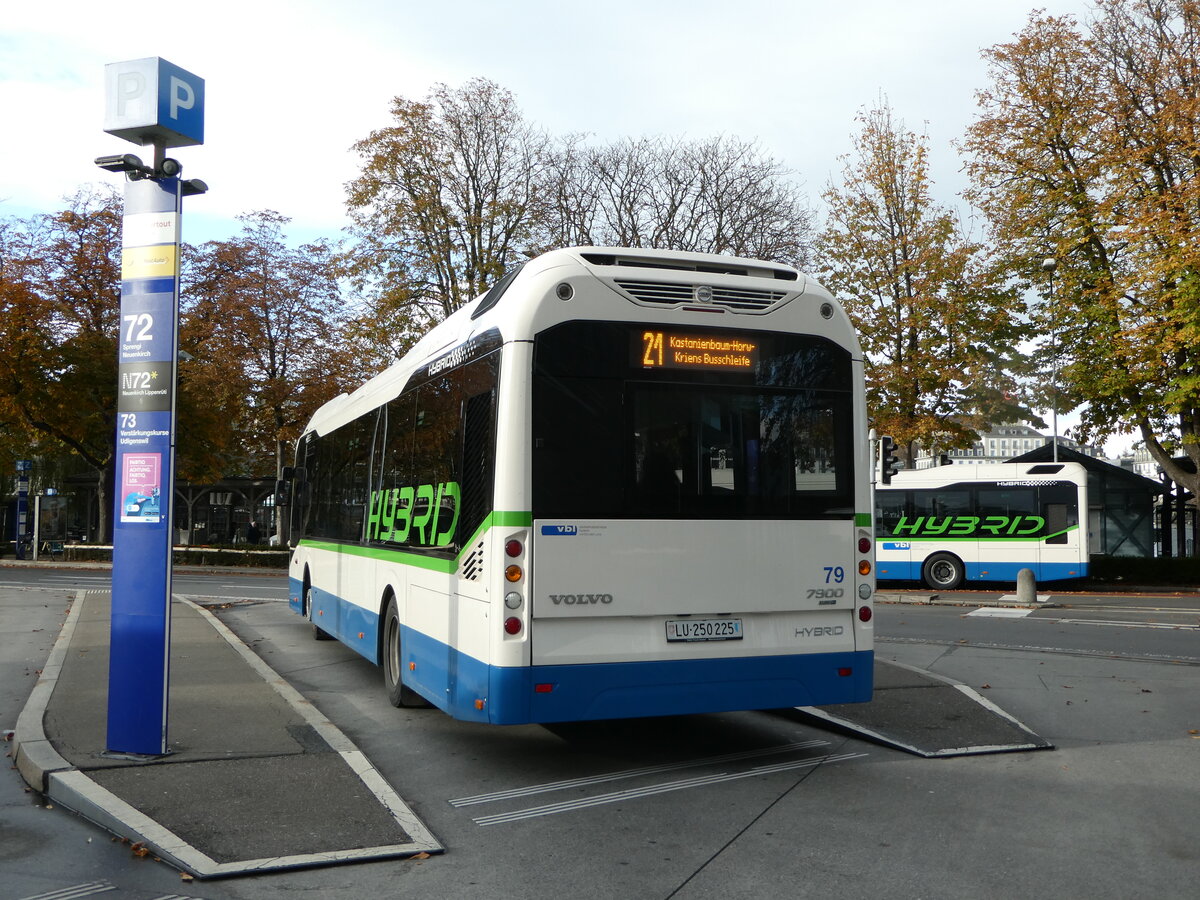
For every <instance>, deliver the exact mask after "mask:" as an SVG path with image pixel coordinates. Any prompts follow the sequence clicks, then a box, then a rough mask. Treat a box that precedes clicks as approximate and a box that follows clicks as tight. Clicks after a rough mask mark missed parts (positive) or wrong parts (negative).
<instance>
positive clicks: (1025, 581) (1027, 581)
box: [1017, 569, 1037, 603]
mask: <svg viewBox="0 0 1200 900" xmlns="http://www.w3.org/2000/svg"><path fill="white" fill-rule="evenodd" d="M1017 602H1018V603H1037V582H1035V581H1034V579H1033V569H1022V570H1021V571H1020V572H1018V573H1017Z"/></svg>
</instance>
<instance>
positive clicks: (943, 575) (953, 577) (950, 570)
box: [921, 553, 966, 591]
mask: <svg viewBox="0 0 1200 900" xmlns="http://www.w3.org/2000/svg"><path fill="white" fill-rule="evenodd" d="M965 576H966V572H965V571H964V570H963V564H962V560H961V559H959V558H958V557H957V556H954V555H953V554H950V553H935V554H933V556H931V557H929V559H927V560H925V565H923V566H921V578H922V580H924V582H925V583H926V584H927V585H929V587H931V588H933V589H934V590H942V591H952V590H954V589H955V588H956V587H958V586H959V585H960V584H962V583H963V578H964V577H965Z"/></svg>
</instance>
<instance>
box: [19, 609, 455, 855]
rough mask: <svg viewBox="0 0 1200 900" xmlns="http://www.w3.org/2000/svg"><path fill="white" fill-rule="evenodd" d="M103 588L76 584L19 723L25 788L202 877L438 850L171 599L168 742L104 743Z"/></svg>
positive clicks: (371, 775) (315, 721)
mask: <svg viewBox="0 0 1200 900" xmlns="http://www.w3.org/2000/svg"><path fill="white" fill-rule="evenodd" d="M110 600H111V597H110V595H109V594H108V593H107V592H86V593H82V594H80V595H79V596H78V598H77V599H76V600H75V602H74V603H73V604H72V608H71V612H70V615H69V616H68V618H67V621H66V623H65V624H64V626H63V629H62V632H61V634H60V635H59V638H58V641H57V643H56V644H55V647H54V650H53V651H52V653H51V655H50V659H49V661H48V662H47V664H46V666H45V668H44V669H43V672H42V675H41V678H40V679H39V681H38V683H37V685H36V687H35V688H34V690H33V692H32V694H31V695H30V698H29V701H28V703H27V704H26V706H25V708H24V710H23V711H22V713H21V715H20V717H19V718H18V720H17V726H16V729H15V733H14V736H13V740H14V749H13V756H14V758H15V759H16V762H17V768H18V769H19V770H20V772H21V775H22V776H23V777H24V778H25V780H26V781H27V782H28V783H29V784H30V785H31V786H33V787H34V788H35V789H37V790H39V791H41V792H42V793H44V794H46V795H47V796H48V797H49V798H50V799H51V800H53V801H54V802H55V803H57V804H60V805H62V806H65V807H67V808H69V809H72V810H75V811H76V812H78V813H80V814H81V815H83V816H84V817H86V818H88V819H90V820H92V821H93V822H95V823H97V824H99V825H100V826H102V827H104V828H106V829H108V830H109V831H111V832H113V833H114V834H117V835H119V836H121V837H125V838H128V839H129V840H130V841H133V842H142V843H143V844H144V845H145V846H146V847H147V849H148V850H149V851H150V852H151V853H152V854H153V855H155V856H157V857H160V858H162V859H164V860H166V861H167V862H169V863H171V864H172V865H174V866H176V867H177V868H179V869H182V870H184V871H186V872H189V873H191V874H192V875H195V876H197V877H201V878H203V877H216V876H224V875H234V874H244V873H252V872H260V871H268V870H272V869H282V868H296V867H303V866H317V865H330V864H334V863H342V862H359V861H364V860H368V859H377V858H387V857H404V856H411V855H415V854H418V853H423V852H424V853H436V852H440V851H441V850H442V847H441V845H440V844H439V843H438V841H437V839H436V838H434V836H433V835H432V834H430V833H429V831H428V829H426V827H425V826H424V824H423V823H422V822H421V821H420V820H419V819H417V817H416V816H415V815H414V814H413V812H412V811H411V810H410V809H409V808H408V806H407V805H406V804H405V803H404V801H403V800H402V799H401V798H400V797H399V796H398V795H397V794H396V792H395V791H394V790H393V789H392V788H391V787H390V786H389V785H388V784H387V783H386V782H385V781H384V779H383V777H382V776H381V775H380V774H379V773H378V772H377V771H376V770H375V768H374V767H373V766H372V765H371V764H370V762H369V761H368V760H367V759H366V757H364V756H363V754H362V753H361V752H360V751H359V750H358V749H357V748H356V747H355V746H354V745H353V744H352V743H351V742H350V740H349V739H348V738H347V737H346V736H345V735H344V734H342V732H341V731H340V730H338V729H337V727H336V726H334V725H333V724H332V723H331V722H329V721H328V720H327V719H326V718H325V717H324V716H322V715H321V714H320V713H319V712H318V711H317V710H316V709H315V707H313V706H312V704H310V703H309V702H308V701H306V700H304V699H303V698H302V697H301V696H300V695H299V693H297V692H296V691H295V690H294V689H293V688H292V687H291V686H290V685H288V684H287V683H286V682H285V681H283V679H282V678H280V677H279V676H278V675H277V674H276V673H275V672H273V671H272V670H271V669H270V668H269V667H268V666H267V665H266V664H265V663H264V662H262V660H260V659H259V658H258V657H257V656H256V655H254V653H253V652H252V651H250V650H249V649H248V648H246V647H245V645H244V644H242V642H241V641H240V640H239V639H238V638H237V637H236V636H234V635H233V634H232V632H230V631H229V630H228V629H227V628H226V627H225V626H224V624H222V623H221V622H220V621H218V620H217V619H216V617H215V616H213V615H212V614H211V613H209V612H208V611H206V610H204V609H202V608H201V607H199V606H196V605H195V604H193V603H191V602H190V601H187V600H183V599H180V598H178V597H177V598H176V599H175V602H174V605H173V607H172V613H171V615H172V637H171V687H170V702H169V716H170V719H169V727H168V739H169V743H170V753H169V754H168V755H166V756H162V757H154V758H146V759H143V758H139V759H129V758H113V757H109V756H107V755H105V754H106V751H105V741H106V731H107V727H106V726H107V710H108V651H109V618H110V605H111V603H110Z"/></svg>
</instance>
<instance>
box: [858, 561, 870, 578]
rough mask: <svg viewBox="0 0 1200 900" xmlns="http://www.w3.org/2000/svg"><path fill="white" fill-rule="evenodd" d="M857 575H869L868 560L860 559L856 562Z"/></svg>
mask: <svg viewBox="0 0 1200 900" xmlns="http://www.w3.org/2000/svg"><path fill="white" fill-rule="evenodd" d="M858 574H859V575H870V574H871V561H870V560H869V559H860V560H859V561H858Z"/></svg>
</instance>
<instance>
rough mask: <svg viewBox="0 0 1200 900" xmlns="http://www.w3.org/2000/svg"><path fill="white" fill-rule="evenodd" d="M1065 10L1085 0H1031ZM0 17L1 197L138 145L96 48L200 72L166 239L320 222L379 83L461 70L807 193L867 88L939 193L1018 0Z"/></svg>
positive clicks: (429, 5) (556, 123)
mask: <svg viewBox="0 0 1200 900" xmlns="http://www.w3.org/2000/svg"><path fill="white" fill-rule="evenodd" d="M1044 5H1045V7H1046V8H1047V9H1048V10H1049V11H1051V12H1056V13H1057V12H1067V13H1076V14H1078V13H1081V12H1084V11H1086V8H1087V4H1086V2H1084V0H1047V2H1045V4H1044ZM6 7H7V8H6V9H5V12H4V15H3V17H2V19H0V110H2V118H0V121H2V122H3V132H4V137H3V138H2V139H0V216H5V215H17V216H26V215H29V214H31V213H34V212H46V211H52V210H54V209H57V208H59V207H60V206H61V201H62V199H63V198H64V197H65V196H68V195H70V194H73V193H74V192H75V191H76V190H77V189H78V188H79V187H80V186H81V185H84V184H88V183H92V182H99V181H105V180H107V181H109V182H111V183H119V179H118V177H117V176H110V175H107V174H106V173H104V172H101V171H100V170H98V169H96V168H95V167H94V165H93V164H92V160H93V159H94V158H95V157H97V156H100V155H103V154H108V153H122V152H131V151H132V152H138V148H137V147H136V146H135V145H133V144H129V143H127V142H125V141H122V140H120V139H118V138H115V137H112V136H110V135H107V134H105V133H104V132H103V130H102V119H103V116H104V87H103V74H104V65H105V63H110V62H119V61H124V60H132V59H140V58H143V57H149V56H159V57H162V58H164V59H166V60H169V61H170V62H172V63H174V64H175V65H177V66H180V67H182V68H183V69H185V70H187V71H189V72H191V73H193V74H194V75H197V76H199V77H201V78H203V79H204V80H205V89H206V94H207V98H206V100H207V102H206V117H205V143H204V146H202V147H194V148H180V149H179V150H177V151H174V152H173V155H174V156H176V157H177V158H178V159H179V160H180V161H181V162H182V163H183V165H184V175H185V177H198V178H202V179H203V180H204V181H206V182H207V183H208V184H209V186H210V188H211V190H210V193H209V194H208V195H207V196H205V197H203V198H199V199H195V200H191V201H189V202H188V205H187V207H186V214H185V225H184V239H185V240H188V241H191V242H193V243H198V242H201V241H203V240H207V239H210V238H223V237H228V236H230V235H231V234H233V233H234V231H235V230H236V229H237V224H236V223H235V222H234V221H233V219H234V217H235V216H237V215H239V214H242V213H245V212H250V211H254V210H261V209H273V210H276V211H278V212H280V213H283V214H284V215H286V216H290V217H291V218H292V219H293V225H292V227H291V229H290V230H291V232H292V233H293V236H295V237H305V238H307V237H313V236H322V235H324V236H329V237H336V236H337V235H338V234H339V232H340V230H341V228H342V226H343V225H344V224H345V218H344V212H343V205H342V201H343V197H344V191H343V185H344V184H345V183H346V182H347V181H348V180H350V179H351V178H353V177H354V176H355V174H356V171H357V170H356V159H355V157H354V155H353V154H351V153H350V152H349V147H350V145H351V144H352V143H353V142H354V141H356V140H358V139H360V138H362V137H364V136H366V135H367V134H368V133H369V132H370V131H371V130H372V129H374V128H377V127H380V126H382V125H384V124H386V122H387V109H388V104H389V101H390V99H391V98H392V97H395V96H398V95H399V96H404V97H408V98H412V99H419V98H423V97H425V96H426V95H427V94H428V92H429V90H430V88H431V86H432V85H434V84H436V83H438V82H443V83H446V84H449V85H451V86H458V85H461V84H462V83H463V82H465V81H466V80H467V79H469V78H471V77H474V76H483V77H486V78H489V79H491V80H493V81H495V82H497V83H498V84H500V85H501V86H503V87H505V88H507V89H509V90H511V91H512V92H513V93H514V94H515V96H516V98H517V102H518V105H519V107H520V109H521V110H522V111H523V112H524V113H525V115H526V116H527V118H528V119H529V120H530V121H531V122H533V123H535V124H538V125H540V126H542V127H544V128H545V129H546V130H547V131H549V132H550V133H552V134H559V135H561V134H566V133H569V132H590V133H592V134H594V135H595V136H596V139H597V140H599V141H608V140H613V139H617V138H622V137H636V136H641V135H653V134H670V135H680V136H685V137H688V138H695V139H701V138H706V137H710V136H713V135H717V134H726V135H733V136H736V137H738V138H741V139H746V140H757V141H759V142H760V145H761V147H762V149H763V151H764V152H766V153H768V154H770V155H771V156H774V157H776V158H778V159H780V160H782V161H783V162H784V163H785V164H786V165H787V166H788V167H789V168H790V169H792V170H793V172H794V173H795V176H796V178H797V179H798V180H799V181H800V182H801V183H802V184H803V185H804V186H805V187H806V189H807V190H808V192H809V193H810V195H811V196H812V197H813V198H814V200H815V198H816V196H817V195H818V194H819V192H820V190H821V188H822V187H823V186H824V185H825V184H826V182H827V181H828V179H829V178H830V176H831V174H834V173H836V172H838V171H839V170H840V165H839V163H838V157H839V156H840V155H842V154H844V153H846V152H847V151H848V149H849V141H850V134H851V132H852V131H853V130H854V127H855V126H854V117H855V114H856V113H857V112H858V111H860V110H861V109H863V108H864V107H866V106H869V105H871V104H874V103H875V102H876V101H877V100H878V98H879V97H880V95H881V93H882V94H886V95H887V97H888V99H889V100H890V102H891V104H892V106H893V108H894V110H895V112H896V114H897V116H898V117H900V118H902V119H903V120H904V121H905V123H906V124H907V125H908V126H909V127H910V128H913V129H916V130H922V129H926V128H927V129H928V132H929V135H930V138H931V144H932V150H933V166H934V176H935V179H936V181H937V183H938V190H939V196H943V197H944V198H945V200H946V201H947V202H949V201H950V200H952V199H953V197H954V194H955V193H956V192H957V191H958V190H959V189H961V187H962V180H961V176H960V175H959V172H958V169H959V162H958V159H957V157H956V155H955V153H954V151H953V149H952V148H951V146H950V141H951V140H952V139H953V138H955V137H957V136H959V135H960V134H962V132H963V129H964V128H965V126H966V125H967V123H968V122H969V121H970V120H971V117H972V115H973V111H974V96H973V95H974V91H975V90H977V89H978V88H980V87H982V86H983V85H984V83H985V76H986V70H985V67H984V65H983V63H982V62H981V60H980V57H979V50H980V48H982V47H986V46H991V45H992V44H995V43H998V42H1000V41H1004V40H1007V39H1009V38H1010V37H1011V35H1012V34H1013V33H1014V32H1016V31H1018V30H1019V29H1020V28H1021V27H1022V25H1023V24H1024V22H1025V21H1026V18H1027V16H1028V14H1029V11H1030V10H1031V9H1032V8H1033V3H1031V2H1029V0H989V2H977V0H906V2H896V0H846V2H841V3H836V2H834V3H831V2H828V0H822V2H809V0H802V2H791V3H788V2H786V0H785V2H779V0H771V2H766V0H721V2H709V0H686V2H675V0H669V2H667V0H663V2H656V0H636V2H634V0H609V2H597V3H588V4H579V3H571V2H569V0H510V2H507V3H500V2H495V0H490V2H478V0H451V2H445V3H435V2H430V0H393V2H384V0H339V2H333V0H331V2H319V0H289V2H286V3H281V2H260V0H240V2H227V0H206V2H203V3H199V2H189V0H181V2H180V0H177V2H173V3H158V4H156V3H139V4H131V5H130V6H128V7H126V8H127V9H129V10H131V11H133V12H131V13H130V14H127V15H122V14H121V13H120V11H119V10H120V9H121V5H110V4H104V3H96V2H94V0H89V2H81V0H67V2H55V0H43V2H33V3H11V4H6Z"/></svg>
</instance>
